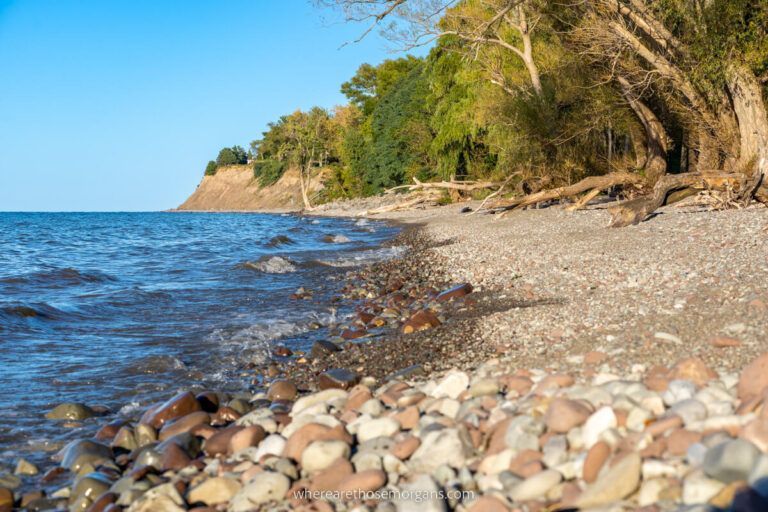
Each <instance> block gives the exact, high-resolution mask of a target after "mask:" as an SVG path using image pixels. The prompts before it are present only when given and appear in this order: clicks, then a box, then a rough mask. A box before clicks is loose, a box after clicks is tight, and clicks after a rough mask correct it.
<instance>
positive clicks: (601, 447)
mask: <svg viewBox="0 0 768 512" xmlns="http://www.w3.org/2000/svg"><path fill="white" fill-rule="evenodd" d="M610 455H611V447H610V446H609V445H608V443H606V442H605V441H598V442H596V443H595V444H593V445H592V448H590V449H589V451H588V452H587V458H586V459H584V468H583V472H582V477H583V478H584V481H585V482H587V483H589V484H591V483H592V482H594V481H595V480H597V475H599V474H600V470H601V469H602V468H603V465H605V461H607V460H608V457H609V456H610Z"/></svg>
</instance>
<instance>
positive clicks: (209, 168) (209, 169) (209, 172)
mask: <svg viewBox="0 0 768 512" xmlns="http://www.w3.org/2000/svg"><path fill="white" fill-rule="evenodd" d="M218 167H219V166H218V165H216V162H214V161H213V160H211V161H209V162H208V165H206V166H205V175H206V176H213V175H214V174H216V169H218Z"/></svg>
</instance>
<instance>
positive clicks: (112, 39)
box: [0, 0, 395, 211]
mask: <svg viewBox="0 0 768 512" xmlns="http://www.w3.org/2000/svg"><path fill="white" fill-rule="evenodd" d="M362 30H363V27H361V26H353V25H347V24H344V23H340V22H338V16H334V15H333V13H329V12H326V11H322V10H319V9H317V8H315V7H313V6H312V5H311V4H310V3H309V2H308V1H307V0H226V1H221V0H184V1H181V0H179V1H172V0H110V1H104V0H10V1H8V0H0V210H2V211H8V210H21V211H23V210H27V211H42V210H49V211H50V210H52V211H62V210H63V211H69V210H75V211H83V210H85V211H90V210H161V209H166V208H171V207H175V206H177V205H179V204H180V203H181V202H182V201H183V200H184V198H186V196H188V195H189V194H190V193H191V192H192V191H193V190H194V188H195V186H196V185H197V183H198V182H199V180H200V178H201V176H202V172H203V169H204V167H205V164H206V162H207V161H208V160H210V159H212V158H215V155H216V153H217V152H218V150H219V149H220V148H221V147H223V146H231V145H233V144H240V145H242V146H244V147H247V145H248V144H249V143H250V141H251V140H253V139H254V138H257V137H258V136H259V135H260V134H261V132H262V131H263V130H264V129H265V127H266V124H267V123H268V122H269V121H272V120H274V119H276V118H277V117H278V116H280V115H282V114H285V113H289V112H291V111H293V110H295V109H296V108H302V109H305V108H308V107H310V106H312V105H321V106H324V107H331V106H333V105H336V104H340V103H343V102H344V98H343V96H342V95H341V94H340V93H339V85H340V84H341V83H342V82H343V81H345V80H347V79H348V78H349V77H350V76H352V75H353V74H354V72H355V70H356V69H357V67H358V66H359V65H360V64H361V63H363V62H373V63H375V62H379V61H381V60H383V59H385V58H391V57H393V56H395V55H394V54H392V53H391V52H390V51H388V49H387V43H386V42H385V41H383V40H382V39H381V38H380V37H378V35H377V34H374V33H372V34H371V35H370V36H369V37H367V38H366V39H365V40H364V41H363V42H361V43H357V44H350V45H347V46H344V47H343V48H339V47H340V46H341V45H342V44H343V43H344V42H346V41H349V40H351V39H354V38H355V37H356V36H358V35H360V34H361V33H362Z"/></svg>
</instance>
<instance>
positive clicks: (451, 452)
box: [408, 428, 471, 473]
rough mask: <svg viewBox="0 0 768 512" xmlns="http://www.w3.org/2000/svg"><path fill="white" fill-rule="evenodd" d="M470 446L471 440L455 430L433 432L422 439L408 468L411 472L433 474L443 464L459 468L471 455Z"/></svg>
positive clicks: (446, 429) (447, 429)
mask: <svg viewBox="0 0 768 512" xmlns="http://www.w3.org/2000/svg"><path fill="white" fill-rule="evenodd" d="M469 446H470V443H469V440H467V439H464V438H463V436H462V435H461V434H460V433H459V431H458V430H456V429H454V428H444V429H442V430H438V431H432V432H429V433H428V434H426V435H425V436H424V437H423V438H422V440H421V445H420V446H419V448H418V449H417V450H416V451H415V452H414V454H413V455H412V456H411V459H410V461H409V462H408V466H409V467H410V468H411V470H413V471H415V472H422V473H432V472H433V471H435V470H436V469H437V468H438V467H439V466H440V465H442V464H447V465H448V466H451V467H453V468H459V467H461V466H463V465H464V462H465V461H466V457H467V456H468V455H469V454H470V453H471V450H470V448H469Z"/></svg>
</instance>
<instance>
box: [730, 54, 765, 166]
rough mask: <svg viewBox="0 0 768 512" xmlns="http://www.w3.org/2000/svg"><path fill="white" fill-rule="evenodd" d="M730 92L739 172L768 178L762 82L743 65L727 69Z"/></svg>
mask: <svg viewBox="0 0 768 512" xmlns="http://www.w3.org/2000/svg"><path fill="white" fill-rule="evenodd" d="M728 90H729V91H730V93H731V101H732V102H733V109H734V111H735V112H736V119H737V120H738V124H739V139H740V145H739V158H738V160H737V164H736V170H738V171H741V172H744V173H747V174H752V173H755V172H759V173H761V174H762V176H763V178H765V177H766V175H768V114H767V113H766V108H765V103H764V102H763V96H762V91H761V90H760V83H759V82H758V81H757V78H756V77H755V75H754V73H752V71H751V70H750V69H749V68H747V67H746V66H743V65H732V66H731V67H730V68H729V69H728Z"/></svg>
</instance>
